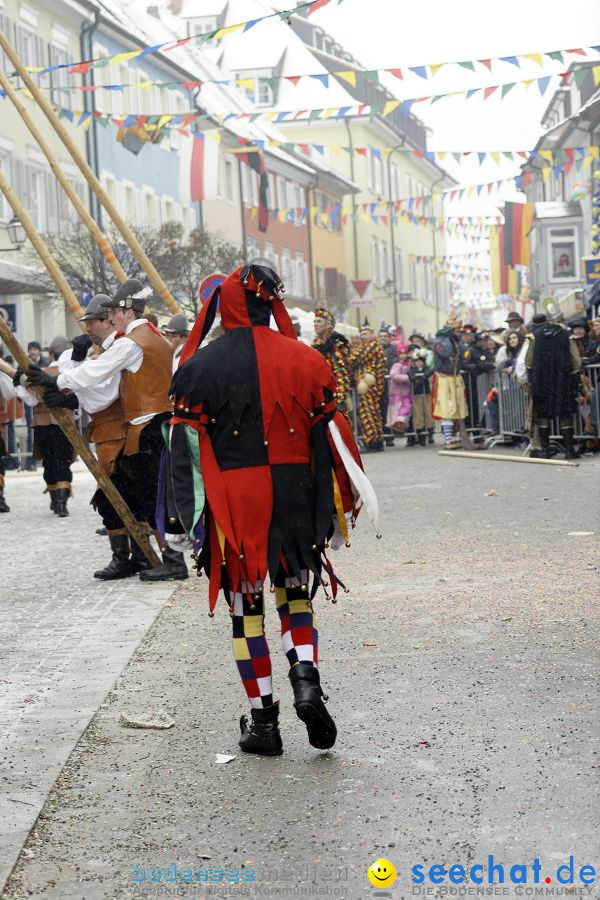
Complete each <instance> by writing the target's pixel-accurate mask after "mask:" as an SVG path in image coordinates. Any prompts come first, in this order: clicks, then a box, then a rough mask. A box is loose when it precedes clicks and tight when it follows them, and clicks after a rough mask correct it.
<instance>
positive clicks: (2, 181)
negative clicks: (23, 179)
mask: <svg viewBox="0 0 600 900" xmlns="http://www.w3.org/2000/svg"><path fill="white" fill-rule="evenodd" d="M0 190H1V191H2V193H3V194H4V196H5V197H6V199H7V200H8V202H9V203H10V205H11V206H12V208H13V209H14V211H15V215H16V217H17V218H18V219H19V220H20V222H21V225H22V226H23V228H24V229H25V232H26V234H27V237H28V238H29V240H30V241H31V243H32V244H33V246H34V247H35V249H36V250H37V252H38V254H39V257H40V259H41V260H42V262H43V263H44V265H45V266H46V269H47V270H48V274H49V275H50V277H51V278H52V280H53V281H54V283H55V284H56V286H57V288H58V289H59V291H60V292H61V294H62V295H63V297H64V298H65V303H66V304H67V306H68V307H69V310H70V312H72V313H73V315H74V316H75V317H76V318H79V317H80V316H82V315H83V309H82V308H81V306H80V305H79V302H78V300H77V297H76V296H75V294H74V293H73V290H72V289H71V285H70V284H69V282H68V281H67V279H66V278H65V276H64V275H63V273H62V272H61V270H60V269H59V268H58V266H57V264H56V263H55V261H54V259H53V258H52V256H51V255H50V251H49V250H48V248H47V246H46V244H45V243H44V241H43V240H42V238H41V236H40V234H39V232H38V230H37V228H36V227H35V225H34V224H33V222H32V221H31V219H30V218H29V214H28V213H27V210H26V209H25V207H24V206H23V204H22V203H21V201H20V200H19V198H18V197H17V195H16V194H15V192H14V191H13V189H12V188H11V186H10V184H9V183H8V181H7V180H6V178H5V177H4V175H3V174H2V172H0Z"/></svg>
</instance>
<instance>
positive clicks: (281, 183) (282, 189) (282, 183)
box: [277, 175, 288, 209]
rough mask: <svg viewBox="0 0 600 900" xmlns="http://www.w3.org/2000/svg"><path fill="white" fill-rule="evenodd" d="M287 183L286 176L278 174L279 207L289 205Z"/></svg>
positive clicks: (282, 207)
mask: <svg viewBox="0 0 600 900" xmlns="http://www.w3.org/2000/svg"><path fill="white" fill-rule="evenodd" d="M287 205H288V202H287V185H286V180H285V178H282V177H281V175H278V176H277V206H278V208H279V209H284V208H285V207H287Z"/></svg>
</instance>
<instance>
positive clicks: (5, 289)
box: [0, 259, 51, 294]
mask: <svg viewBox="0 0 600 900" xmlns="http://www.w3.org/2000/svg"><path fill="white" fill-rule="evenodd" d="M50 288H51V283H50V280H49V278H48V276H47V275H46V273H45V272H42V271H41V270H40V269H33V268H31V266H20V265H18V264H17V263H11V262H5V260H3V259H0V294H47V293H48V291H49V290H50Z"/></svg>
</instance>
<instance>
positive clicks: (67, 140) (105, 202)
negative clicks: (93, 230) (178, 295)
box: [0, 30, 182, 313]
mask: <svg viewBox="0 0 600 900" xmlns="http://www.w3.org/2000/svg"><path fill="white" fill-rule="evenodd" d="M0 47H2V49H3V50H4V52H5V53H6V55H7V57H8V58H9V59H10V61H11V63H12V64H13V66H14V67H15V71H16V72H17V73H18V74H19V75H20V77H21V78H22V79H23V83H24V84H25V86H26V87H27V89H28V90H29V92H30V93H31V95H32V97H33V98H34V100H35V101H36V103H37V104H38V106H39V107H40V109H41V110H42V112H43V113H44V115H45V116H46V118H47V119H48V121H49V122H50V124H51V126H52V128H53V129H54V131H55V132H56V133H57V135H58V136H59V138H60V139H61V141H62V142H63V144H64V145H65V147H66V148H67V150H68V151H69V153H70V154H71V157H72V159H73V161H74V162H75V164H76V165H77V167H78V168H79V170H80V172H81V174H82V175H83V177H84V178H85V180H86V181H87V183H88V184H89V186H90V188H91V189H92V190H93V192H94V193H95V194H96V196H97V198H98V200H99V201H100V203H101V204H102V206H103V207H104V209H105V210H106V212H107V213H108V215H109V216H110V218H111V219H112V220H113V222H114V223H115V225H116V226H117V228H118V230H119V231H120V233H121V235H122V237H123V240H124V241H125V243H126V244H127V245H128V246H129V248H130V249H131V252H132V253H133V255H134V256H135V258H136V259H137V261H138V263H139V264H140V266H141V267H142V269H143V270H144V272H145V273H146V275H147V276H148V279H149V280H150V283H151V284H152V285H153V287H154V290H155V291H156V293H157V294H158V296H159V297H160V298H161V300H162V301H163V303H165V304H166V306H167V307H168V308H169V310H170V311H171V312H172V313H178V312H181V311H182V310H181V307H180V306H179V304H178V303H177V301H176V300H175V298H174V297H173V295H172V294H171V292H170V290H169V288H168V287H167V286H166V284H165V283H164V281H163V280H162V278H161V277H160V275H159V274H158V272H157V271H156V269H155V268H154V266H153V265H152V263H151V262H150V260H149V259H148V257H147V256H146V254H145V253H144V250H143V248H142V246H141V244H140V243H139V241H138V240H137V238H136V236H135V235H134V234H133V232H132V231H131V229H130V228H129V226H128V225H127V223H126V222H125V220H124V219H123V218H122V216H121V215H120V213H119V211H118V210H117V208H116V207H115V205H114V203H113V202H112V200H111V199H110V197H109V196H108V194H107V193H106V191H105V190H104V188H103V187H102V185H101V184H100V182H99V181H98V179H97V178H96V176H95V175H94V173H93V171H92V169H91V167H90V166H89V164H88V162H87V160H86V159H85V157H84V156H83V154H82V153H81V152H80V150H79V147H78V146H77V144H76V143H75V141H74V140H73V139H72V138H71V136H70V134H69V132H68V131H67V129H66V128H65V127H64V125H63V124H62V122H61V121H60V120H59V118H58V116H57V115H56V113H55V112H54V110H53V109H52V105H51V104H50V103H49V102H48V100H47V99H46V97H45V96H44V93H43V91H41V90H40V89H39V87H38V86H37V84H36V83H35V81H34V80H33V78H32V77H31V75H30V74H29V72H28V71H27V69H26V68H25V66H24V65H23V63H22V61H21V59H20V57H19V56H18V54H17V53H16V51H15V49H14V47H13V46H12V44H11V43H10V41H9V40H8V38H7V37H6V35H5V34H4V32H3V31H2V30H0Z"/></svg>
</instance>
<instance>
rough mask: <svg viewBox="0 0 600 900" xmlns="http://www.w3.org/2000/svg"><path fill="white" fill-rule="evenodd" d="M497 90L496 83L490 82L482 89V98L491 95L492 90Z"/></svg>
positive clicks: (485, 98)
mask: <svg viewBox="0 0 600 900" xmlns="http://www.w3.org/2000/svg"><path fill="white" fill-rule="evenodd" d="M497 90H498V85H497V84H492V85H490V86H489V87H486V88H485V89H484V91H483V99H484V100H487V98H488V97H491V96H492V94H493V93H494V91H497Z"/></svg>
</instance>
